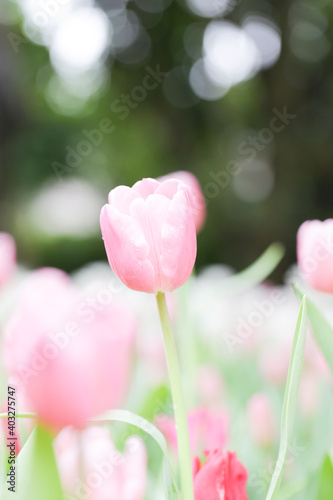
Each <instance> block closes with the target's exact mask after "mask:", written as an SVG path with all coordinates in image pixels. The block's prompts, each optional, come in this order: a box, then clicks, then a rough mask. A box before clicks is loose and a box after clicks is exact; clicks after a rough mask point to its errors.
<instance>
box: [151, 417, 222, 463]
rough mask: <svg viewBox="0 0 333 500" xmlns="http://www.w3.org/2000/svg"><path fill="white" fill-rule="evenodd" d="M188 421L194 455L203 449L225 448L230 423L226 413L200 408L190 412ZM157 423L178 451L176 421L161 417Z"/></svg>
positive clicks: (170, 443)
mask: <svg viewBox="0 0 333 500" xmlns="http://www.w3.org/2000/svg"><path fill="white" fill-rule="evenodd" d="M187 420H188V428H189V435H190V447H191V453H192V455H194V454H196V453H200V452H201V450H203V449H214V448H221V449H222V448H224V446H225V444H226V441H227V436H228V421H227V418H226V415H225V414H224V413H213V412H210V411H209V410H207V409H206V408H200V409H197V410H194V411H191V412H189V413H188V417H187ZM156 421H157V425H158V427H159V429H160V430H161V431H162V432H163V434H164V435H165V437H166V439H167V441H168V443H169V445H170V446H171V447H172V448H173V449H174V450H177V434H176V427H175V421H174V419H173V418H171V417H168V416H167V415H159V416H158V417H157V419H156Z"/></svg>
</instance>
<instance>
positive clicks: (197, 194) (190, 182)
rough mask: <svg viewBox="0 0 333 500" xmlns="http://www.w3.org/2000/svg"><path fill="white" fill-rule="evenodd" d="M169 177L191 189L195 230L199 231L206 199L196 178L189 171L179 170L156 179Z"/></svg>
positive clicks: (203, 218)
mask: <svg viewBox="0 0 333 500" xmlns="http://www.w3.org/2000/svg"><path fill="white" fill-rule="evenodd" d="M169 179H177V180H178V181H180V182H182V183H183V184H185V185H186V186H188V187H189V188H190V189H191V195H192V206H193V212H194V217H195V226H196V229H197V232H199V231H200V229H201V228H202V226H203V225H204V223H205V220H206V201H205V197H204V195H203V192H202V189H201V186H200V184H199V181H198V179H197V178H196V177H195V175H193V174H192V173H191V172H187V171H186V170H179V171H178V172H172V174H168V175H163V177H159V178H158V179H157V180H158V181H159V182H163V181H166V180H169Z"/></svg>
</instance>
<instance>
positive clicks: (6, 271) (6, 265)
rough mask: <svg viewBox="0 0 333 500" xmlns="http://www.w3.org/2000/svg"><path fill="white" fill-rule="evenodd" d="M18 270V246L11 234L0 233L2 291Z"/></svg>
mask: <svg viewBox="0 0 333 500" xmlns="http://www.w3.org/2000/svg"><path fill="white" fill-rule="evenodd" d="M15 268H16V245H15V241H14V239H13V238H12V237H11V235H10V234H7V233H0V289H1V288H2V287H3V286H4V285H5V284H6V283H7V282H8V281H9V279H10V278H11V276H12V274H13V272H14V270H15Z"/></svg>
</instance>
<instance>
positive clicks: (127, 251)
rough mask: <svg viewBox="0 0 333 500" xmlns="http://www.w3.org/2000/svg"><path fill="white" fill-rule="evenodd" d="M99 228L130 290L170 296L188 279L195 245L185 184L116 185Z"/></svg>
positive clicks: (150, 181) (147, 181) (151, 181)
mask: <svg viewBox="0 0 333 500" xmlns="http://www.w3.org/2000/svg"><path fill="white" fill-rule="evenodd" d="M101 230H102V235H103V239H104V244H105V249H106V253H107V256H108V259H109V263H110V265H111V267H112V269H113V271H114V272H115V273H116V275H117V276H118V277H119V278H120V279H121V281H122V282H123V283H124V284H125V285H126V286H128V287H129V288H132V289H133V290H137V291H141V292H148V293H156V292H168V291H172V290H174V289H175V288H178V287H180V286H181V285H183V284H184V283H185V282H186V281H187V279H188V278H189V277H190V274H191V272H192V269H193V266H194V262H195V258H196V252H197V242H196V231H195V221H194V215H193V211H192V203H191V195H190V193H189V189H188V188H187V187H186V186H185V185H184V184H181V183H180V182H178V181H176V180H168V181H165V182H158V181H156V180H154V179H143V180H142V181H139V182H137V183H136V184H134V186H133V187H132V188H129V187H127V186H118V187H116V188H115V189H113V190H112V191H111V192H110V194H109V203H108V204H107V205H105V206H104V207H103V208H102V212H101Z"/></svg>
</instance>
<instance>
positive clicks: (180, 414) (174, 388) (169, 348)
mask: <svg viewBox="0 0 333 500" xmlns="http://www.w3.org/2000/svg"><path fill="white" fill-rule="evenodd" d="M156 300H157V306H158V312H159V315H160V320H161V325H162V331H163V340H164V349H165V355H166V360H167V365H168V371H169V379H170V385H171V394H172V400H173V406H174V412H175V422H176V430H177V441H178V455H179V469H180V481H181V491H182V500H194V493H193V479H192V465H191V451H190V440H189V434H188V425H187V413H186V408H185V403H184V396H183V391H182V383H181V377H180V370H179V364H178V357H177V351H176V347H175V343H174V340H173V337H172V332H171V327H170V319H169V314H168V309H167V305H166V301H165V295H164V293H162V292H158V293H157V295H156Z"/></svg>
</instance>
